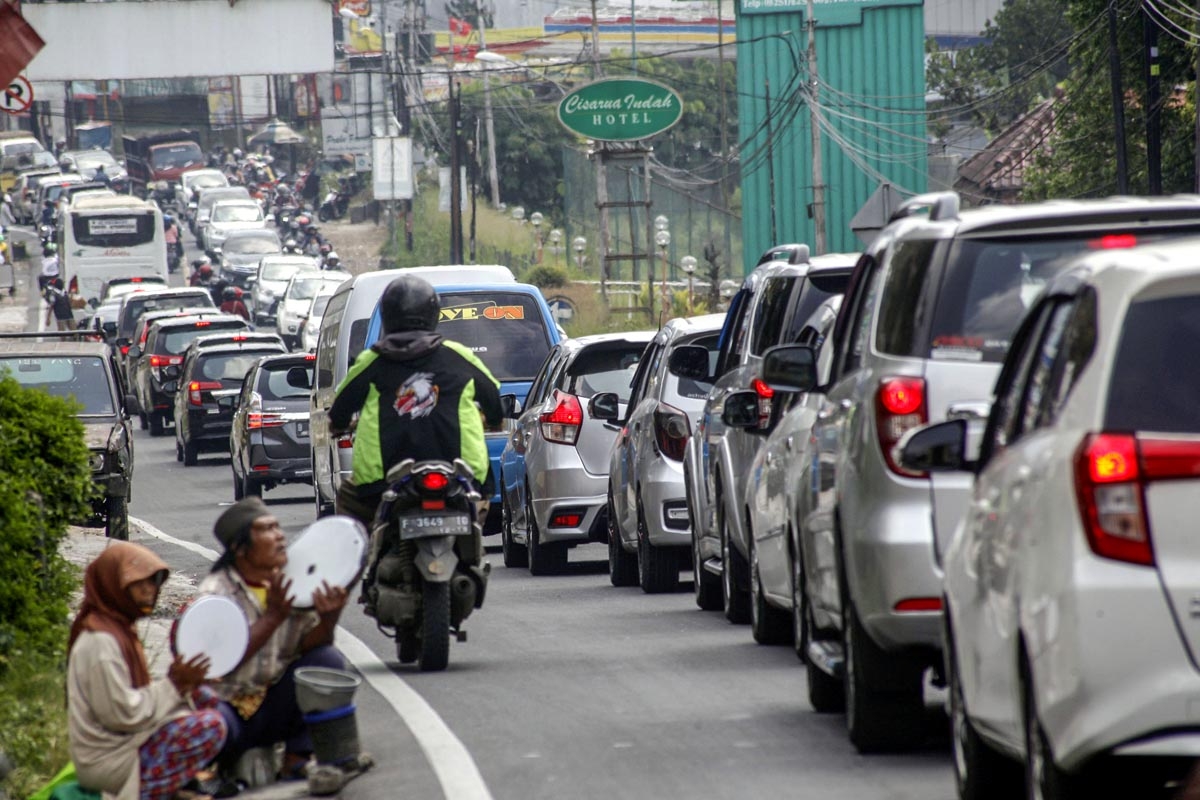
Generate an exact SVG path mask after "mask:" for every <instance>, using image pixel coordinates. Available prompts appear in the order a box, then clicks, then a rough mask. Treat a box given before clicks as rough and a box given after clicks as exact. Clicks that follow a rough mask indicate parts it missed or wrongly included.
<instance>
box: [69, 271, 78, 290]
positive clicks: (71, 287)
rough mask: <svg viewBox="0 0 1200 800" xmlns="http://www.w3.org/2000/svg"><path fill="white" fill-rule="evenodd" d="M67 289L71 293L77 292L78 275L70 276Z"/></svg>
mask: <svg viewBox="0 0 1200 800" xmlns="http://www.w3.org/2000/svg"><path fill="white" fill-rule="evenodd" d="M67 291H69V292H70V293H71V294H79V276H78V275H76V276H75V277H74V278H71V283H70V284H68V285H67Z"/></svg>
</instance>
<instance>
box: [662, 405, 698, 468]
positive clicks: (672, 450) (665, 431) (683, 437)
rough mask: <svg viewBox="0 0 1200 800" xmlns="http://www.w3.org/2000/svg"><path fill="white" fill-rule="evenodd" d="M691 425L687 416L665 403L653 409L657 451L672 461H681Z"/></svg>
mask: <svg viewBox="0 0 1200 800" xmlns="http://www.w3.org/2000/svg"><path fill="white" fill-rule="evenodd" d="M690 435H691V425H689V424H688V418H687V414H684V413H683V412H682V411H680V410H679V409H678V408H675V407H674V406H669V405H667V404H666V403H659V404H658V408H656V409H654V441H655V443H656V444H657V445H658V451H659V452H660V453H662V454H663V455H664V456H666V457H667V458H669V459H671V460H672V461H683V454H684V451H685V450H687V441H688V436H690Z"/></svg>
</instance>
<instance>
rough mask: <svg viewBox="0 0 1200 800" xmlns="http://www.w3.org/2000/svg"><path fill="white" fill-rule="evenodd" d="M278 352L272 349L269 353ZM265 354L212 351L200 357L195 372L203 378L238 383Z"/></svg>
mask: <svg viewBox="0 0 1200 800" xmlns="http://www.w3.org/2000/svg"><path fill="white" fill-rule="evenodd" d="M278 352H279V351H278V350H272V351H270V354H271V355H274V354H276V353H278ZM265 355H267V353H266V352H257V353H220V354H215V353H214V354H213V355H210V356H208V357H206V358H202V359H201V362H200V364H198V365H197V367H198V368H197V370H196V373H197V374H198V375H199V376H200V378H201V379H203V380H209V381H222V382H224V383H229V382H231V381H237V382H238V383H240V382H242V381H244V380H245V379H246V373H247V372H249V371H250V368H251V367H253V366H254V364H255V362H256V361H258V360H259V359H260V358H262V357H263V356H265Z"/></svg>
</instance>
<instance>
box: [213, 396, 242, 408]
mask: <svg viewBox="0 0 1200 800" xmlns="http://www.w3.org/2000/svg"><path fill="white" fill-rule="evenodd" d="M237 401H238V396H237V395H236V394H226V395H222V396H220V397H218V398H217V408H219V409H222V410H223V411H232V410H233V409H235V408H237V406H238V402H237Z"/></svg>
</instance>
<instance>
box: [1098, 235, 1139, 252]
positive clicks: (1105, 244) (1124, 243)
mask: <svg viewBox="0 0 1200 800" xmlns="http://www.w3.org/2000/svg"><path fill="white" fill-rule="evenodd" d="M1137 243H1138V237H1137V236H1135V235H1134V234H1132V233H1110V234H1108V235H1106V236H1101V237H1100V238H1099V239H1092V240H1091V241H1090V242H1088V247H1090V248H1091V249H1093V250H1127V249H1129V248H1130V247H1137Z"/></svg>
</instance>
